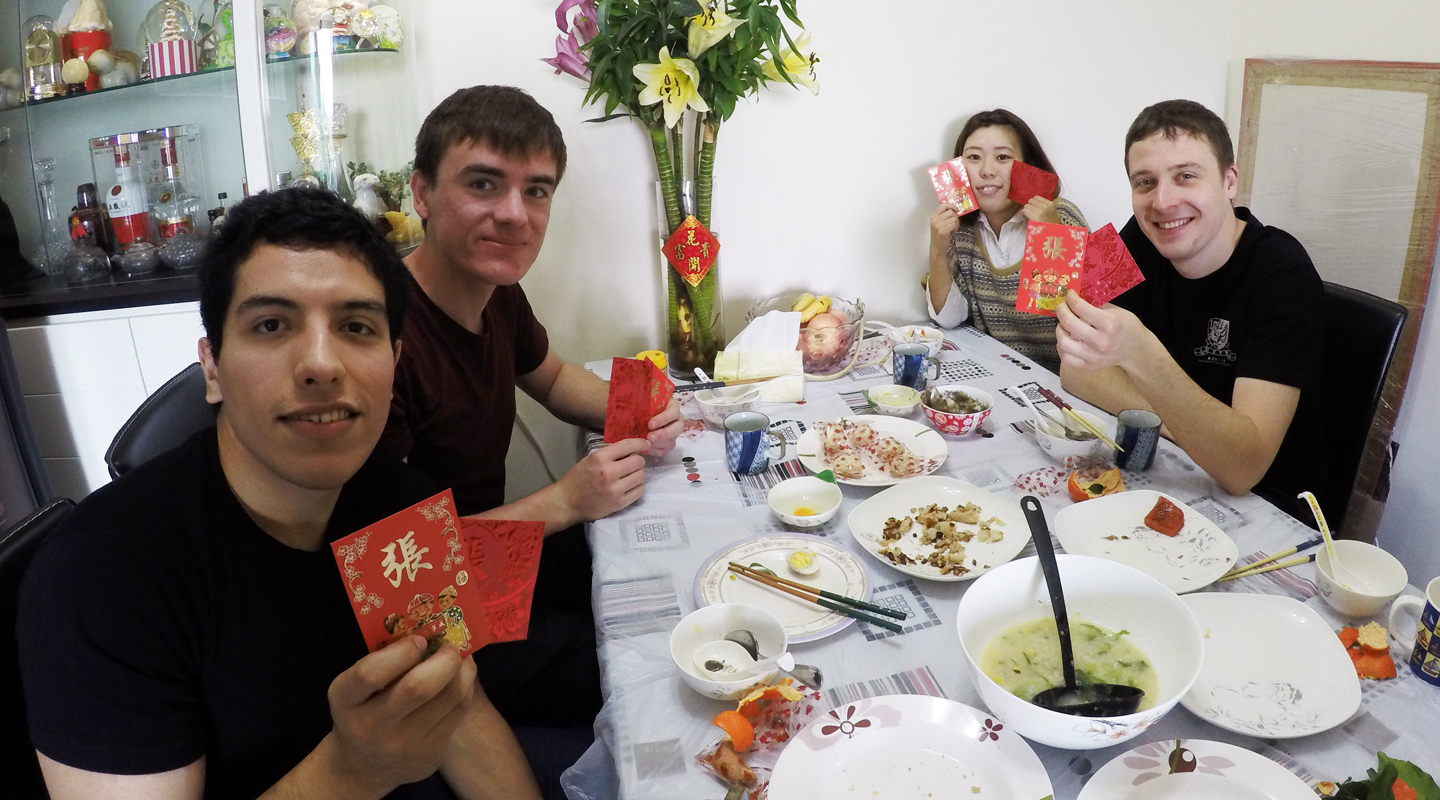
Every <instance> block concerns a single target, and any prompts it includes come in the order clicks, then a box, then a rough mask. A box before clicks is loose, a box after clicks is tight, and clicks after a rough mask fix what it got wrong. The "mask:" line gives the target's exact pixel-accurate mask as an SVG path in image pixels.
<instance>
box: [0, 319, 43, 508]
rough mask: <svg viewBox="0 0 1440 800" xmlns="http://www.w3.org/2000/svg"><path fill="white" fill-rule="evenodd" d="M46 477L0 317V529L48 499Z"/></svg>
mask: <svg viewBox="0 0 1440 800" xmlns="http://www.w3.org/2000/svg"><path fill="white" fill-rule="evenodd" d="M50 495H51V490H50V478H49V477H48V476H47V475H46V473H45V462H44V460H43V459H42V458H41V455H40V445H39V444H38V443H37V442H36V440H35V430H34V428H33V427H32V426H31V424H30V415H29V413H27V411H26V408H25V397H24V395H23V394H22V393H21V391H20V378H19V376H18V375H17V373H16V369H15V358H14V356H13V354H12V353H11V351H10V334H9V331H8V330H7V329H6V327H5V323H4V321H3V320H0V530H4V528H5V520H7V519H8V520H11V521H14V520H20V519H24V518H25V517H26V516H28V515H29V514H30V513H31V512H33V511H34V510H35V509H37V508H39V507H40V506H41V505H43V504H44V503H45V501H46V500H49V499H50Z"/></svg>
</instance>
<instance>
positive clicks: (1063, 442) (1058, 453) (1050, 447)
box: [1035, 408, 1115, 464]
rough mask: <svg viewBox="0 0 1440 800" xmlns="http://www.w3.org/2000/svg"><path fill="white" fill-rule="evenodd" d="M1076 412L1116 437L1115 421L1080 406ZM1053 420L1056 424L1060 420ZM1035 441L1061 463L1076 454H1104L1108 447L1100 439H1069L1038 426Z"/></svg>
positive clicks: (1112, 436) (1110, 435) (1047, 453)
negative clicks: (1081, 440)
mask: <svg viewBox="0 0 1440 800" xmlns="http://www.w3.org/2000/svg"><path fill="white" fill-rule="evenodd" d="M1075 413H1076V414H1079V415H1080V416H1082V417H1084V418H1085V419H1086V420H1088V421H1089V422H1090V424H1091V425H1094V426H1095V427H1096V428H1098V429H1100V430H1102V431H1105V435H1106V436H1109V437H1110V438H1112V439H1113V438H1115V434H1114V432H1113V431H1112V428H1113V423H1111V422H1107V421H1105V420H1103V419H1101V418H1100V417H1097V416H1095V415H1094V414H1091V413H1090V412H1089V411H1081V410H1080V409H1078V408H1077V409H1075ZM1051 421H1052V422H1055V424H1057V425H1058V424H1059V422H1058V421H1056V420H1054V419H1052V420H1051ZM1035 442H1036V443H1037V444H1039V445H1040V449H1041V450H1044V451H1045V455H1047V456H1050V457H1051V458H1053V459H1055V460H1056V461H1058V462H1060V463H1061V464H1064V463H1065V459H1067V458H1072V457H1074V456H1098V455H1102V454H1104V453H1105V451H1106V449H1107V448H1106V447H1105V443H1104V442H1102V441H1100V440H1099V439H1088V440H1086V441H1083V442H1080V441H1075V440H1074V439H1067V438H1065V437H1064V436H1054V435H1051V434H1049V433H1046V432H1045V431H1042V430H1040V429H1039V428H1038V427H1037V428H1036V429H1035Z"/></svg>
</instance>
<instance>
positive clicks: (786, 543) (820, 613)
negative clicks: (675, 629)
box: [695, 534, 870, 644]
mask: <svg viewBox="0 0 1440 800" xmlns="http://www.w3.org/2000/svg"><path fill="white" fill-rule="evenodd" d="M802 547H803V548H805V549H807V550H813V551H814V552H815V556H816V559H815V560H816V563H818V564H819V565H820V569H819V571H817V572H816V573H815V574H814V575H800V574H797V573H796V572H795V571H794V570H792V569H790V567H789V565H788V564H787V563H786V562H785V559H786V557H787V556H789V555H790V552H791V551H793V550H798V549H800V548H802ZM731 561H734V562H736V563H738V564H743V565H745V566H747V567H748V566H750V565H751V564H752V563H758V564H763V565H764V566H766V567H768V568H769V569H770V570H771V571H772V572H774V573H775V574H776V575H779V576H780V577H782V578H785V579H787V580H792V581H796V582H797V583H803V584H806V585H807V586H814V587H815V588H817V589H824V590H826V591H830V592H834V593H836V594H840V595H844V596H845V597H851V598H854V599H856V600H868V599H869V598H870V580H869V578H868V577H867V576H866V575H865V567H864V566H863V565H861V563H860V560H859V559H858V558H856V557H855V556H854V555H852V554H851V553H850V551H848V550H846V549H844V548H842V547H839V546H838V545H835V544H834V543H832V542H830V541H829V540H827V539H823V538H821V537H819V536H807V535H805V534H788V535H777V536H759V537H756V538H753V539H746V540H744V541H740V542H735V543H734V544H731V545H728V546H726V547H725V548H723V549H721V550H720V551H719V552H718V553H715V554H714V555H712V556H710V557H709V558H707V559H705V565H704V566H702V567H701V568H700V571H699V572H698V573H696V575H695V603H696V605H701V606H708V605H713V604H715V603H745V604H746V605H752V606H759V607H760V608H763V609H765V610H766V611H769V612H770V613H772V614H774V615H775V616H777V617H779V618H780V623H781V624H782V625H784V626H785V638H787V639H789V640H790V642H791V643H792V644H794V643H796V642H811V641H814V640H816V639H822V638H824V637H826V636H829V635H830V634H832V633H836V632H838V631H840V630H841V629H842V628H844V627H845V626H847V625H849V624H851V623H853V622H854V621H855V620H854V619H852V618H850V617H847V616H845V615H843V614H837V613H835V612H834V611H831V610H829V609H826V608H821V607H820V606H817V605H815V604H814V603H809V602H806V601H804V600H801V599H800V598H798V597H794V596H792V595H788V594H786V593H784V592H782V591H780V590H779V589H772V588H770V587H769V586H766V585H764V584H762V583H759V582H757V581H752V580H750V579H749V578H742V577H740V576H739V575H736V574H735V573H733V572H731V571H730V569H729V562H731Z"/></svg>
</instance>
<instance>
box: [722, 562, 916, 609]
mask: <svg viewBox="0 0 1440 800" xmlns="http://www.w3.org/2000/svg"><path fill="white" fill-rule="evenodd" d="M730 566H732V567H736V568H738V569H740V570H741V571H743V572H760V570H758V569H755V568H754V567H747V566H745V565H744V564H739V563H736V562H734V561H731V562H730ZM760 574H762V575H765V577H767V578H770V579H771V580H777V581H780V582H781V583H783V584H785V585H786V586H792V587H794V588H796V589H799V590H800V591H802V592H809V593H811V594H818V595H820V596H821V597H825V598H829V599H831V600H834V601H835V602H837V603H846V604H848V605H852V606H855V607H856V608H862V609H864V610H866V611H872V612H874V613H876V614H884V615H885V616H887V617H894V618H895V619H898V620H902V621H903V620H905V619H907V618H908V617H909V615H907V614H905V613H903V612H900V611H896V610H895V609H893V608H885V607H884V606H877V605H875V604H874V603H867V602H865V601H864V600H856V599H855V598H853V597H846V596H845V595H843V594H835V593H834V592H827V591H825V590H824V589H819V588H816V587H814V586H811V585H809V584H806V583H797V582H795V581H792V580H787V579H785V578H782V577H780V576H779V575H767V574H765V573H763V572H761V573H760Z"/></svg>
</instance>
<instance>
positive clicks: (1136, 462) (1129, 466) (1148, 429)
mask: <svg viewBox="0 0 1440 800" xmlns="http://www.w3.org/2000/svg"><path fill="white" fill-rule="evenodd" d="M1115 443H1116V444H1118V445H1120V447H1122V448H1124V449H1122V450H1117V451H1115V466H1117V467H1119V468H1120V469H1123V470H1125V471H1127V472H1143V471H1145V470H1147V469H1150V465H1151V464H1152V463H1154V461H1155V451H1156V450H1159V449H1160V417H1158V416H1156V415H1155V413H1154V412H1153V411H1145V410H1144V409H1139V408H1131V409H1127V410H1125V411H1121V412H1120V413H1119V414H1117V415H1116V416H1115Z"/></svg>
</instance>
